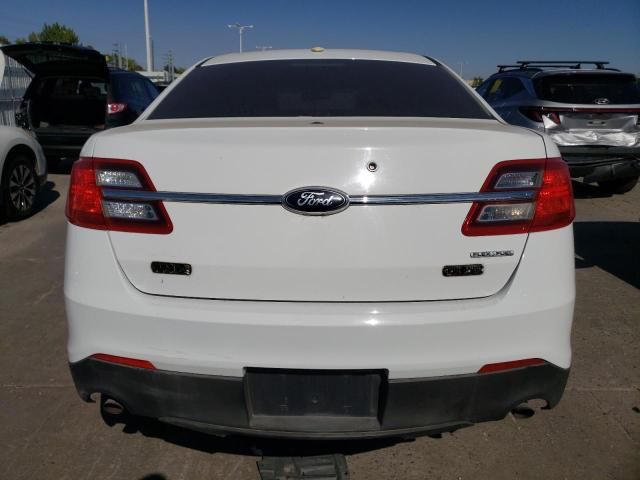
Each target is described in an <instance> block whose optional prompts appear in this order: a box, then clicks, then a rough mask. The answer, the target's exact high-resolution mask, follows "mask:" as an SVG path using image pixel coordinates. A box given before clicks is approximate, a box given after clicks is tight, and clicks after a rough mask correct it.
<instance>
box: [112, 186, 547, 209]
mask: <svg viewBox="0 0 640 480" xmlns="http://www.w3.org/2000/svg"><path fill="white" fill-rule="evenodd" d="M102 193H103V195H104V197H105V198H108V199H112V200H142V201H144V200H146V201H154V200H159V201H163V202H186V203H217V204H232V205H281V203H282V197H283V196H282V195H245V194H225V193H187V192H146V191H140V190H127V189H120V188H104V189H103V190H102ZM535 198H536V192H535V191H534V190H519V191H513V192H469V193H426V194H409V195H354V196H350V197H349V200H350V204H351V205H420V204H442V203H471V202H500V201H505V202H521V201H532V200H535Z"/></svg>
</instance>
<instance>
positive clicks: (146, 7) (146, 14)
mask: <svg viewBox="0 0 640 480" xmlns="http://www.w3.org/2000/svg"><path fill="white" fill-rule="evenodd" d="M144 38H145V42H146V47H147V72H150V71H151V70H153V60H152V56H151V35H150V34H149V5H148V4H147V0H144Z"/></svg>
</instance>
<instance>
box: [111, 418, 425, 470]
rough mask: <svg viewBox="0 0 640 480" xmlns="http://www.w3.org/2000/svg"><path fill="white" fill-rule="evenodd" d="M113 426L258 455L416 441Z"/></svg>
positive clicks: (150, 422) (135, 423)
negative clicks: (219, 433) (260, 435)
mask: <svg viewBox="0 0 640 480" xmlns="http://www.w3.org/2000/svg"><path fill="white" fill-rule="evenodd" d="M112 428H121V429H122V431H123V432H124V433H128V434H138V433H139V434H142V435H144V436H145V437H150V438H157V439H161V440H164V441H166V442H169V443H172V444H174V445H178V446H181V447H185V448H188V449H192V450H198V451H201V452H205V453H211V454H213V453H227V454H232V455H244V456H255V457H259V456H263V455H264V456H276V457H301V456H313V455H331V454H335V453H341V454H344V455H352V454H355V453H362V452H369V451H373V450H379V449H382V448H387V447H390V446H393V445H396V444H398V443H406V442H411V441H413V440H412V439H403V438H390V439H386V438H385V439H368V440H324V441H323V440H302V441H301V440H284V439H272V438H258V437H244V436H228V437H217V436H215V435H210V434H207V433H202V432H198V431H194V430H189V429H186V428H182V427H179V426H175V425H170V424H167V423H163V422H161V421H159V420H156V419H152V418H145V417H133V418H129V419H128V420H127V422H126V424H124V425H123V424H120V423H119V424H116V425H114V426H113V427H112ZM434 437H436V438H437V437H438V436H437V435H436V436H434ZM145 478H146V477H145Z"/></svg>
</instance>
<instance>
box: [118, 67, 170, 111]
mask: <svg viewBox="0 0 640 480" xmlns="http://www.w3.org/2000/svg"><path fill="white" fill-rule="evenodd" d="M158 93H159V92H158V89H156V87H155V86H154V85H153V84H152V83H151V82H150V81H149V80H147V79H146V78H144V77H142V76H140V75H138V74H116V75H112V76H111V95H112V97H113V98H114V99H115V100H127V99H129V100H133V99H137V100H138V101H139V102H140V103H144V104H146V105H148V104H150V103H151V102H152V101H153V100H154V99H155V98H156V97H157V96H158Z"/></svg>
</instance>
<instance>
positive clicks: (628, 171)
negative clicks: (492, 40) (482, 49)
mask: <svg viewBox="0 0 640 480" xmlns="http://www.w3.org/2000/svg"><path fill="white" fill-rule="evenodd" d="M608 63H609V62H604V61H578V60H571V61H532V60H523V61H518V62H516V64H515V65H498V72H497V73H495V74H493V75H492V76H491V77H489V78H488V79H487V80H486V81H485V82H484V83H482V84H481V85H480V86H479V87H478V92H479V93H480V94H481V95H482V96H483V97H484V98H485V100H486V101H487V102H489V104H490V105H491V106H492V107H493V108H494V109H495V110H496V112H498V113H499V114H500V115H501V116H502V118H503V119H504V120H506V121H507V122H509V123H512V124H514V125H520V126H523V127H527V128H533V129H535V130H538V131H540V132H544V133H546V134H547V135H549V136H550V137H551V139H552V140H553V141H554V142H555V143H556V145H557V146H558V148H559V149H560V153H561V155H562V158H563V159H564V160H565V161H566V162H567V163H568V164H569V170H570V172H571V175H572V176H573V177H583V180H584V182H585V183H590V182H597V183H598V185H599V186H600V188H601V189H603V190H605V191H606V192H609V193H626V192H628V191H630V190H631V189H632V188H633V187H634V186H635V185H636V183H638V177H639V176H640V84H639V83H638V80H637V79H636V76H635V75H633V74H631V73H623V72H620V71H619V70H617V69H614V68H608V67H607V65H608Z"/></svg>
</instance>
